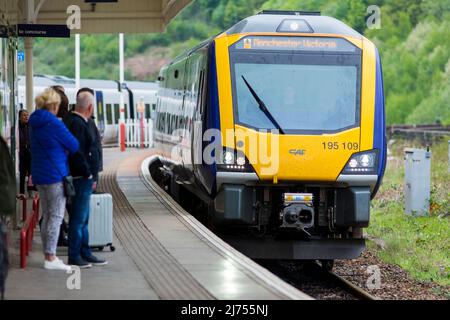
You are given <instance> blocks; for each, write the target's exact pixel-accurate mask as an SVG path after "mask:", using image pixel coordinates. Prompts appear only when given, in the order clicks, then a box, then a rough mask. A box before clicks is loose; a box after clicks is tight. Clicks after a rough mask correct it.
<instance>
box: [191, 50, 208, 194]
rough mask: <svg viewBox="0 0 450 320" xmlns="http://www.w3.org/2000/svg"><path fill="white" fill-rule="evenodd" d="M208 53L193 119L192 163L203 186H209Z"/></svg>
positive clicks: (199, 77) (202, 63) (203, 57)
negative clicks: (205, 154)
mask: <svg viewBox="0 0 450 320" xmlns="http://www.w3.org/2000/svg"><path fill="white" fill-rule="evenodd" d="M207 52H208V48H207V47H206V48H204V49H202V51H201V60H200V70H199V73H198V74H197V80H196V81H197V82H198V84H199V85H198V87H197V91H198V92H197V101H196V105H195V111H194V117H193V127H194V128H193V134H192V161H193V167H194V175H195V176H196V178H197V179H198V180H199V181H200V182H201V184H202V185H204V186H206V185H208V182H207V176H208V174H207V173H206V172H205V168H204V167H203V130H204V126H203V122H204V119H203V117H204V114H205V112H204V111H205V101H206V92H207V90H206V88H207V83H206V79H207V76H208V75H207V71H206V70H207V65H208V61H207Z"/></svg>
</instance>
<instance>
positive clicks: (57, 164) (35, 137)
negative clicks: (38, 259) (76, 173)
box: [29, 88, 79, 271]
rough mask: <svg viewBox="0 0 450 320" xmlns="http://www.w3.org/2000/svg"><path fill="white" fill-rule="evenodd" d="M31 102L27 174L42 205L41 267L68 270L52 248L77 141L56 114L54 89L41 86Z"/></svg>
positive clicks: (57, 107) (55, 240) (58, 101)
mask: <svg viewBox="0 0 450 320" xmlns="http://www.w3.org/2000/svg"><path fill="white" fill-rule="evenodd" d="M35 102H36V108H37V110H36V111H35V112H33V113H32V114H31V116H30V121H29V124H30V142H31V173H32V176H33V180H34V183H35V184H36V185H37V189H38V192H39V196H40V200H41V207H42V215H43V221H42V228H41V237H42V244H43V250H44V254H45V263H44V268H45V269H50V270H65V271H69V270H71V267H70V266H68V265H65V264H64V263H63V261H62V260H60V259H59V258H58V257H57V256H56V247H57V243H58V237H59V232H60V226H61V222H62V220H63V217H64V212H65V207H66V196H65V193H64V183H63V180H64V178H65V177H66V176H68V175H69V168H68V166H67V153H69V154H74V153H75V152H77V151H78V148H79V144H78V141H77V139H75V137H74V136H73V135H72V134H71V133H70V132H69V130H68V129H67V128H66V127H65V126H64V124H63V123H62V122H61V121H60V120H58V118H57V117H56V114H57V113H58V109H59V104H60V103H61V98H60V97H59V95H58V93H57V92H56V91H55V90H54V89H52V88H47V89H45V90H44V92H43V93H42V94H40V95H39V96H37V97H36V99H35Z"/></svg>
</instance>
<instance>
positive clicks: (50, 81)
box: [18, 75, 158, 90]
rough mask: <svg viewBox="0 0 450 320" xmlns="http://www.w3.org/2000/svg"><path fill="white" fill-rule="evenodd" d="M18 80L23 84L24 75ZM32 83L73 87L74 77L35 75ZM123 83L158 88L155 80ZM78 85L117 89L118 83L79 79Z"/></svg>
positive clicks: (40, 85)
mask: <svg viewBox="0 0 450 320" xmlns="http://www.w3.org/2000/svg"><path fill="white" fill-rule="evenodd" d="M18 81H19V85H25V83H26V80H25V76H18ZM33 83H34V85H35V86H39V87H50V86H56V85H61V86H63V87H64V88H75V79H72V78H68V77H65V76H54V75H35V76H34V78H33ZM125 83H126V85H127V86H128V88H130V89H131V90H133V89H134V90H158V84H157V83H155V82H143V81H126V82H125ZM80 85H81V86H82V87H90V88H93V89H94V90H99V89H100V90H101V89H115V90H118V89H119V84H118V83H117V82H116V81H113V80H98V79H80Z"/></svg>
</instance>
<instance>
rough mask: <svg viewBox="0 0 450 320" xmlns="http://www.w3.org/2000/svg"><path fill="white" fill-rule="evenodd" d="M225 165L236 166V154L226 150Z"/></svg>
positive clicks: (224, 154)
mask: <svg viewBox="0 0 450 320" xmlns="http://www.w3.org/2000/svg"><path fill="white" fill-rule="evenodd" d="M223 163H224V164H226V165H232V164H234V152H233V151H229V150H226V151H225V152H224V153H223Z"/></svg>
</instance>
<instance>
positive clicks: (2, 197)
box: [0, 136, 16, 300]
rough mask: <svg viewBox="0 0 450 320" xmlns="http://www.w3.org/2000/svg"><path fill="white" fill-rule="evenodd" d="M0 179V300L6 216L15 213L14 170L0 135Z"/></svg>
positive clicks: (4, 269) (5, 271)
mask: <svg viewBox="0 0 450 320" xmlns="http://www.w3.org/2000/svg"><path fill="white" fill-rule="evenodd" d="M0 181H1V183H0V300H3V298H4V292H5V282H6V277H7V275H8V268H9V259H8V244H7V241H6V240H7V234H6V222H7V221H6V216H12V215H14V214H15V213H16V172H15V168H14V164H13V160H12V158H11V155H10V153H9V147H8V145H7V144H6V141H5V140H3V138H2V137H1V136H0Z"/></svg>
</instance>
